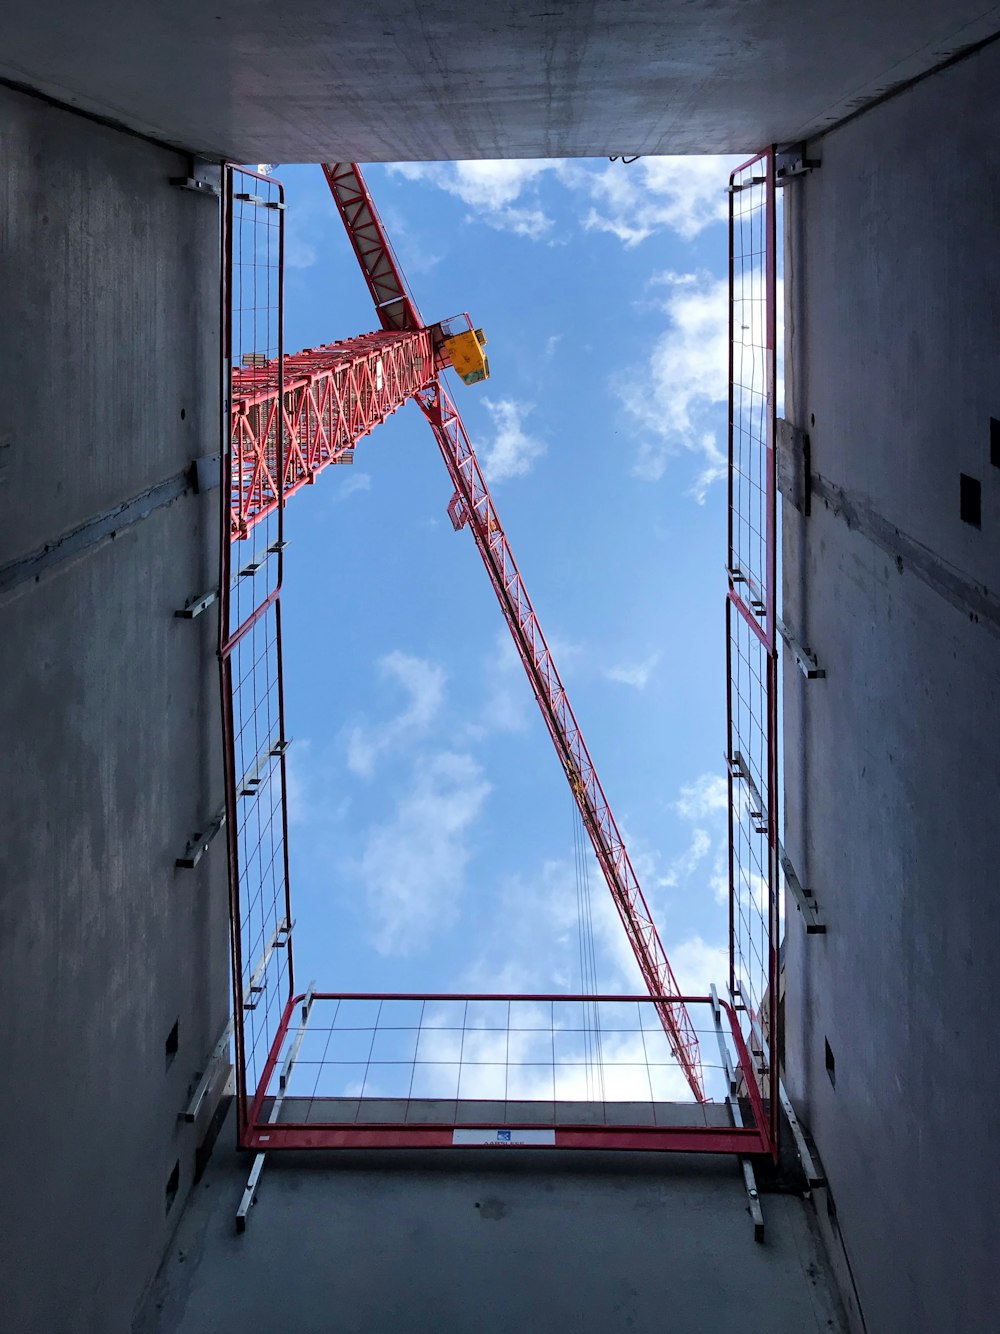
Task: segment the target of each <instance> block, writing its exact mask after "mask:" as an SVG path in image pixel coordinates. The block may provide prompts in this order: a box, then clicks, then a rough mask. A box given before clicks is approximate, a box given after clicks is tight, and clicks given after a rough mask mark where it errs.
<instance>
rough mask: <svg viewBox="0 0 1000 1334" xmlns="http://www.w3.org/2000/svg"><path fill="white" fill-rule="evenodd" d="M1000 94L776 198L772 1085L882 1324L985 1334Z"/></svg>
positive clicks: (992, 1247) (993, 1096)
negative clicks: (782, 654) (776, 1040)
mask: <svg viewBox="0 0 1000 1334" xmlns="http://www.w3.org/2000/svg"><path fill="white" fill-rule="evenodd" d="M998 85H1000V53H998V52H997V51H996V50H995V49H993V50H990V51H987V52H983V53H982V54H981V55H979V56H977V57H975V58H974V59H971V60H969V61H967V62H965V63H962V64H960V65H957V66H955V67H954V68H953V69H951V70H950V71H947V72H944V73H942V74H940V75H938V76H935V77H934V78H932V79H930V80H928V81H926V82H924V83H923V84H921V85H920V86H918V87H916V88H914V89H913V90H912V91H910V92H909V93H907V94H906V95H905V96H901V97H899V98H897V99H895V100H892V101H889V102H887V103H886V104H885V105H883V106H882V107H880V108H879V109H877V110H875V111H872V112H871V113H869V114H867V115H865V116H863V117H861V118H859V119H858V120H856V121H855V122H854V123H853V124H851V125H849V126H847V127H845V128H844V129H842V130H840V131H838V132H836V133H834V134H831V135H829V136H827V137H825V138H824V139H822V140H821V141H820V142H819V143H818V144H817V145H816V149H817V155H819V156H821V158H822V166H821V168H820V169H819V170H818V171H816V172H814V173H813V174H812V175H810V176H809V177H807V178H805V179H804V180H802V181H801V182H799V183H796V184H794V185H792V186H790V187H789V188H788V190H787V191H786V194H785V204H786V211H787V220H788V249H787V254H786V297H787V299H788V339H787V357H786V366H787V367H788V374H789V381H790V382H789V386H788V388H789V407H788V416H789V417H790V418H791V419H792V420H793V421H794V422H795V423H796V424H797V425H798V426H800V427H802V428H803V429H805V430H806V431H808V432H809V435H810V438H811V450H812V468H813V473H814V475H813V479H812V514H811V517H809V518H804V517H803V516H802V515H801V514H799V513H798V512H797V511H796V510H794V509H793V508H791V507H790V506H788V505H786V506H785V511H784V576H785V583H784V607H785V617H786V620H787V621H788V622H789V624H790V625H791V626H792V627H793V628H794V629H796V630H798V632H799V633H800V636H801V638H802V639H803V640H805V641H806V642H807V643H808V644H809V645H810V646H811V648H812V649H813V651H814V652H815V653H816V655H817V656H818V658H819V662H820V665H821V666H823V667H824V668H825V669H826V673H827V675H826V679H825V680H819V681H814V682H806V681H805V680H804V678H803V677H802V676H801V675H800V674H799V672H798V671H797V670H796V668H795V666H794V665H793V664H789V665H786V667H785V670H784V689H785V697H784V726H785V777H786V784H787V790H786V807H785V828H786V835H785V837H786V845H787V847H788V850H789V852H790V854H791V856H792V858H793V861H794V862H795V863H796V864H797V867H798V869H799V872H800V875H801V878H802V880H803V881H804V882H805V883H806V884H808V885H809V886H810V887H811V888H812V889H813V890H814V892H815V893H816V895H817V897H818V899H819V903H820V907H821V910H822V913H823V916H824V917H825V919H826V921H827V924H828V931H827V934H826V935H825V936H809V937H806V936H805V935H804V933H803V932H802V930H801V924H800V921H799V919H798V917H797V914H796V913H795V912H794V910H793V909H791V908H790V910H789V919H790V921H789V931H788V946H787V953H786V972H787V989H786V1020H787V1035H786V1061H787V1075H788V1082H789V1086H790V1092H791V1095H792V1098H793V1101H794V1102H796V1105H797V1107H798V1108H799V1110H800V1111H801V1113H802V1115H803V1116H804V1118H805V1119H806V1120H807V1121H808V1122H809V1124H810V1125H811V1128H812V1131H813V1133H814V1135H815V1138H816V1141H817V1143H818V1146H819V1149H820V1152H821V1154H822V1157H823V1162H824V1165H825V1167H826V1169H827V1171H828V1173H829V1179H830V1187H831V1194H832V1198H833V1201H834V1203H835V1207H836V1210H837V1216H838V1219H839V1223H840V1226H841V1229H842V1232H843V1236H844V1238H845V1241H846V1246H847V1251H848V1255H849V1259H850V1263H851V1266H852V1267H853V1271H854V1276H855V1279H856V1281H857V1285H858V1291H859V1294H860V1297H861V1301H862V1305H863V1307H864V1311H865V1315H866V1318H867V1322H868V1329H869V1331H871V1334H889V1332H890V1331H908V1332H912V1331H917V1330H921V1331H923V1330H928V1331H930V1330H934V1331H937V1330H961V1331H963V1334H973V1332H974V1331H980V1330H982V1331H986V1330H992V1329H995V1328H996V1326H997V1314H996V1293H997V1286H996V1258H995V1256H996V1242H997V1223H996V1212H997V1211H996V1197H997V1189H998V1187H1000V1170H998V1166H997V1157H996V1143H997V1135H998V1132H1000V1116H998V1112H997V1106H998V1103H997V1075H996V1060H995V1050H996V1038H995V1030H996V1016H995V1013H994V1003H993V998H994V994H995V986H994V983H995V978H996V969H997V959H998V956H1000V903H998V898H997V892H996V882H997V866H998V864H1000V821H998V819H997V755H998V753H1000V596H998V594H1000V586H998V578H997V570H998V568H1000V466H997V464H998V462H1000V460H994V461H993V462H992V463H991V457H990V418H991V417H1000V378H998V374H997V366H998V364H1000V325H998V318H997V317H998V312H1000V269H998V265H997V258H996V244H997V235H998V232H1000V186H998V180H997V176H996V174H995V173H994V172H991V171H990V170H988V168H987V164H988V163H990V162H991V161H993V160H994V159H995V153H996V143H997V138H998V134H1000V113H998V103H997V98H996V89H997V87H998ZM960 473H965V474H967V475H968V476H970V477H972V478H974V479H977V480H978V481H979V482H980V483H981V495H982V517H981V527H979V528H977V527H974V526H971V525H970V524H968V523H965V522H963V521H962V519H961V517H960V506H959V490H960V483H959V475H960ZM825 1043H829V1046H830V1050H831V1052H832V1055H833V1059H834V1062H835V1071H834V1076H835V1083H834V1082H833V1081H832V1080H831V1079H830V1077H829V1075H828V1072H827V1068H826V1067H827V1061H826V1048H825V1045H824V1044H825Z"/></svg>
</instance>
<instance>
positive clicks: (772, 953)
mask: <svg viewBox="0 0 1000 1334" xmlns="http://www.w3.org/2000/svg"><path fill="white" fill-rule="evenodd" d="M765 189H766V191H767V203H766V209H767V213H766V221H765V225H766V238H765V255H766V259H765V263H766V279H767V639H768V649H767V767H768V774H767V786H768V794H767V826H768V827H767V836H768V882H769V903H768V913H769V915H768V934H769V937H770V939H769V942H768V946H769V947H768V995H769V996H770V998H771V1003H770V1013H769V1015H768V1085H769V1087H768V1095H769V1098H770V1131H771V1150H772V1153H773V1154H774V1156H775V1158H776V1157H777V1153H778V1126H779V1119H778V1028H779V1008H778V985H779V976H778V936H779V931H780V923H779V914H778V895H779V893H780V892H781V890H780V880H779V878H778V837H779V834H778V805H779V793H778V648H777V645H778V633H777V629H776V619H777V618H776V610H775V609H776V604H777V587H776V585H777V577H778V575H777V571H778V552H777V534H778V507H777V490H778V488H777V474H776V469H775V435H776V431H777V402H776V399H777V393H776V384H775V366H776V356H777V349H776V347H775V343H776V341H777V308H776V307H777V255H776V253H775V243H776V225H775V224H776V213H777V199H776V197H775V186H774V147H773V145H772V147H771V148H769V149H768V152H767V172H766V183H765Z"/></svg>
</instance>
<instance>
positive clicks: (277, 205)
mask: <svg viewBox="0 0 1000 1334" xmlns="http://www.w3.org/2000/svg"><path fill="white" fill-rule="evenodd" d="M233 198H234V199H238V200H239V201H240V203H241V204H255V205H256V206H257V207H258V208H273V209H279V210H281V209H284V207H285V205H284V204H283V203H282V202H281V200H279V199H265V198H264V197H263V195H251V194H238V195H233Z"/></svg>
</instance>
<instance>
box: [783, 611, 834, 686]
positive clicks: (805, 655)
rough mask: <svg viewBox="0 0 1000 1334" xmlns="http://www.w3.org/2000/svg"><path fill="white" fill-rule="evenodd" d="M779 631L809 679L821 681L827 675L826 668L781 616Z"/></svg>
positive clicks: (804, 674) (800, 669)
mask: <svg viewBox="0 0 1000 1334" xmlns="http://www.w3.org/2000/svg"><path fill="white" fill-rule="evenodd" d="M776 621H777V626H778V633H779V634H780V635H781V637H782V639H783V640H784V641H785V644H786V646H787V648H788V651H789V653H791V655H792V657H793V658H794V659H795V662H796V665H797V667H798V669H799V671H800V672H801V673H802V675H803V676H804V677H805V678H806V680H807V681H820V680H822V679H823V678H824V677H825V676H826V668H825V667H821V666H820V665H819V663H818V662H817V660H816V657H815V655H814V654H812V653H810V652H809V650H808V649H807V648H806V647H805V645H804V644H800V643H799V641H798V640H797V639H796V638H795V636H794V635H793V634H792V632H791V630H789V628H788V626H787V625H786V624H785V622H784V621H783V620H782V619H781V617H780V616H778V617H777V618H776Z"/></svg>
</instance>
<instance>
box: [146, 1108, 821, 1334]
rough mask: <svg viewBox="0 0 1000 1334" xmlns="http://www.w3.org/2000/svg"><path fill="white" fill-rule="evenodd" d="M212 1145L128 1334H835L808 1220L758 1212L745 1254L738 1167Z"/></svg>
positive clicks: (789, 1211)
mask: <svg viewBox="0 0 1000 1334" xmlns="http://www.w3.org/2000/svg"><path fill="white" fill-rule="evenodd" d="M228 1145H229V1138H228V1136H225V1134H224V1138H223V1139H222V1140H221V1141H220V1145H219V1148H218V1149H217V1150H216V1155H215V1157H214V1158H213V1161H212V1164H211V1167H210V1168H209V1171H208V1173H207V1174H206V1177H205V1179H204V1181H203V1183H202V1184H201V1185H200V1186H198V1187H197V1188H196V1190H195V1193H194V1195H193V1196H192V1201H191V1204H190V1206H189V1208H188V1210H187V1212H186V1214H185V1216H184V1219H183V1221H182V1223H181V1227H180V1229H179V1231H178V1233H177V1236H176V1238H175V1240H174V1242H173V1244H172V1245H171V1247H170V1251H169V1254H168V1256H167V1258H166V1261H165V1263H164V1267H163V1270H162V1271H161V1274H160V1276H159V1278H158V1280H157V1283H156V1285H155V1287H154V1289H153V1291H152V1293H151V1294H150V1300H149V1303H148V1306H147V1308H146V1311H145V1313H144V1317H143V1318H142V1319H141V1320H140V1321H139V1323H138V1325H137V1328H136V1334H203V1331H205V1330H212V1331H213V1334H244V1331H246V1330H249V1329H256V1330H268V1331H271V1330H295V1331H296V1334H331V1331H336V1334H375V1332H376V1331H383V1330H394V1331H399V1334H471V1331H474V1330H488V1331H490V1334H551V1332H552V1331H557V1330H573V1331H580V1334H617V1332H618V1331H621V1332H622V1334H624V1332H625V1331H630V1332H631V1334H654V1332H658V1331H663V1330H669V1331H670V1332H671V1334H704V1331H707V1330H726V1329H734V1330H735V1329H738V1330H741V1331H745V1334H814V1331H815V1332H818V1331H823V1332H824V1334H833V1332H834V1331H840V1330H842V1329H843V1325H842V1323H841V1316H840V1310H839V1306H838V1303H837V1301H836V1298H835V1297H834V1295H833V1290H832V1286H831V1282H830V1278H829V1274H828V1271H827V1269H826V1265H825V1260H824V1257H823V1252H822V1247H821V1245H820V1243H819V1240H818V1238H817V1236H816V1234H815V1231H814V1229H813V1226H812V1223H811V1219H810V1214H809V1210H808V1206H807V1205H805V1204H804V1203H803V1202H802V1201H801V1200H799V1199H797V1198H796V1197H794V1196H777V1195H775V1196H770V1195H769V1196H766V1197H765V1199H764V1202H763V1204H764V1215H765V1219H766V1226H767V1241H766V1243H765V1244H764V1245H760V1244H758V1243H757V1242H755V1241H754V1236H753V1225H752V1223H751V1221H750V1219H749V1217H748V1215H747V1212H746V1195H745V1193H744V1190H743V1182H742V1178H741V1176H740V1173H739V1169H738V1167H737V1166H736V1163H735V1161H734V1160H722V1159H701V1160H694V1159H692V1158H691V1157H684V1156H680V1155H672V1154H665V1155H664V1154H661V1155H657V1154H638V1155H621V1156H618V1157H615V1156H614V1155H600V1154H583V1155H573V1154H569V1155H565V1154H563V1153H562V1152H561V1151H546V1150H526V1151H520V1152H519V1151H517V1150H512V1149H501V1150H496V1149H492V1150H485V1151H476V1150H461V1149H457V1150H444V1151H442V1152H441V1153H440V1154H435V1153H434V1151H431V1152H429V1153H425V1154H424V1155H423V1156H420V1155H414V1156H412V1157H407V1156H403V1155H400V1154H399V1153H397V1154H395V1155H393V1154H392V1153H391V1152H390V1154H389V1157H388V1159H387V1158H386V1157H385V1156H384V1155H383V1156H382V1157H381V1158H379V1157H378V1156H377V1155H375V1156H369V1157H367V1158H365V1157H364V1155H354V1156H345V1157H335V1156H332V1157H327V1156H324V1155H322V1154H313V1155H311V1156H310V1155H284V1156H283V1155H281V1154H273V1155H271V1157H270V1158H269V1159H268V1160H267V1165H266V1167H265V1169H264V1173H263V1175H262V1177H261V1182H260V1188H259V1192H258V1201H257V1204H256V1205H255V1206H254V1208H253V1209H252V1210H251V1213H250V1217H249V1221H248V1223H247V1230H246V1232H245V1233H243V1234H242V1235H237V1233H236V1231H235V1229H234V1226H233V1219H234V1215H235V1212H236V1207H237V1205H238V1203H239V1200H240V1196H241V1193H242V1190H243V1186H244V1184H245V1181H246V1174H247V1170H248V1167H249V1161H248V1160H245V1159H240V1158H239V1157H237V1155H236V1154H235V1153H234V1152H233V1151H232V1150H231V1149H230V1148H229V1147H228Z"/></svg>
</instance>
